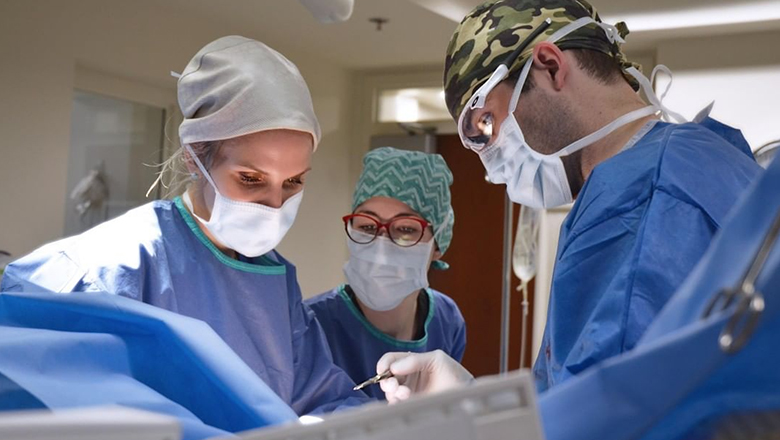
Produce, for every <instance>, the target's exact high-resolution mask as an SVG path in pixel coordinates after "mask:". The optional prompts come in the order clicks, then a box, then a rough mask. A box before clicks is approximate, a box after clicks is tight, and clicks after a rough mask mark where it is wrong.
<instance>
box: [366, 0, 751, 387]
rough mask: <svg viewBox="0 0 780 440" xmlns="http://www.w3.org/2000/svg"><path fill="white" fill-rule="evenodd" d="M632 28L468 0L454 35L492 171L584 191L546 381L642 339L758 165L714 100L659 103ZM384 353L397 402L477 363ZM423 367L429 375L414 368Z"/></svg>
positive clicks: (471, 126) (450, 97) (472, 140)
mask: <svg viewBox="0 0 780 440" xmlns="http://www.w3.org/2000/svg"><path fill="white" fill-rule="evenodd" d="M627 34H628V29H627V27H626V26H625V25H623V24H618V25H616V26H611V25H608V24H605V23H602V22H601V20H600V18H599V16H598V14H597V12H596V10H595V9H594V8H593V7H592V6H590V5H589V4H588V3H587V2H585V1H584V0H500V1H495V2H488V3H485V4H483V5H480V6H478V7H477V8H476V9H474V10H473V11H472V12H471V13H470V14H468V15H467V16H466V17H465V18H464V19H463V21H462V22H461V23H460V24H459V25H458V27H457V29H456V30H455V34H454V35H453V37H452V40H451V41H450V44H449V47H448V48H447V56H446V59H445V69H444V91H445V97H446V102H447V107H448V109H449V111H450V113H451V114H452V117H453V118H454V119H455V121H456V122H457V123H458V133H459V135H460V137H461V141H462V142H463V144H464V146H466V147H467V148H470V149H471V150H473V151H475V152H476V153H477V154H478V155H479V158H480V160H481V161H482V163H483V165H484V166H485V169H486V170H487V174H488V177H489V179H490V180H491V181H492V182H493V183H503V184H506V188H507V194H508V195H509V198H510V199H512V200H513V201H514V202H515V203H520V204H523V205H528V206H531V207H537V208H549V207H553V206H558V205H563V204H566V203H569V202H571V201H573V200H574V199H575V198H576V199H577V200H576V203H575V204H574V206H573V207H572V210H571V213H570V214H569V216H568V217H567V219H566V221H565V223H564V224H563V227H562V229H561V234H560V239H559V247H558V255H557V258H556V267H555V270H554V275H553V280H552V287H551V292H550V302H549V309H548V316H547V325H546V328H545V333H544V337H543V340H542V347H541V350H540V352H539V355H538V357H537V360H536V364H535V366H534V373H535V377H536V380H537V387H538V389H539V390H540V391H544V390H546V389H548V388H550V387H552V386H555V385H557V384H559V383H561V382H563V381H565V380H567V379H569V378H571V377H572V376H574V375H576V374H578V373H580V372H581V371H583V370H585V369H587V368H588V367H590V366H592V365H594V364H596V363H598V362H601V361H603V360H605V359H607V358H610V357H612V356H615V355H617V354H620V353H621V352H624V351H626V350H630V349H632V348H633V347H634V346H635V345H636V344H637V342H638V341H639V339H640V338H641V336H642V334H643V333H644V331H645V329H646V328H647V326H648V325H649V324H650V322H651V321H652V320H653V318H654V317H655V316H656V314H657V313H658V312H659V311H660V309H661V308H662V307H663V306H664V304H665V303H666V302H667V300H668V299H669V297H670V296H671V295H672V294H673V293H674V292H675V290H676V289H677V287H678V286H680V284H681V283H682V282H683V280H684V279H685V277H686V276H687V275H688V273H690V271H691V270H692V268H693V267H694V265H695V264H696V263H697V262H698V260H699V258H700V257H701V255H702V254H703V252H704V251H705V249H706V248H707V246H708V245H709V243H710V240H711V239H712V236H713V235H714V234H715V233H716V232H717V231H718V229H719V227H720V225H721V224H722V222H723V219H724V217H725V215H726V213H727V212H728V211H729V209H730V208H731V206H732V204H733V203H734V201H735V200H736V199H737V197H738V196H739V195H740V194H741V193H742V191H743V190H744V188H745V187H746V186H747V185H748V184H749V183H750V181H751V180H752V178H753V177H754V176H755V175H756V174H757V172H758V169H759V167H758V166H757V165H756V163H755V161H754V160H753V157H752V154H751V151H750V147H749V146H748V145H747V142H746V141H745V139H744V138H743V137H742V135H741V134H740V132H739V131H738V130H735V129H732V128H730V127H727V126H725V125H723V124H721V123H719V122H717V121H715V120H713V119H711V118H709V117H707V115H706V114H705V115H702V116H701V117H700V118H697V121H696V122H693V123H684V119H683V118H682V116H680V115H677V114H675V113H673V112H671V111H670V110H669V109H668V108H666V107H665V106H664V105H663V104H662V103H661V101H660V99H658V98H657V96H656V95H655V92H654V91H653V89H652V86H651V81H650V80H648V79H647V78H646V77H645V76H643V75H642V74H641V73H640V72H639V71H638V69H637V66H635V65H633V64H632V63H630V62H629V61H628V60H627V59H626V57H625V55H624V54H623V52H622V50H621V44H622V43H623V42H624V37H625V36H626V35H627ZM659 67H660V68H661V69H665V67H662V66H659ZM665 70H666V71H667V73H669V72H668V69H665ZM639 89H641V91H642V92H643V93H644V95H645V97H646V99H647V101H645V100H644V99H643V98H642V97H640V95H639V94H638V93H637V91H638V90H639ZM661 117H663V118H664V119H667V120H668V119H669V118H674V119H676V120H677V121H678V122H680V123H677V124H673V123H668V122H664V121H663V120H661ZM496 214H498V213H496ZM479 271H481V268H480V267H479V262H476V261H475V272H479ZM391 367H392V371H393V373H394V374H395V378H393V379H389V380H387V381H384V383H383V384H382V387H383V389H384V390H385V393H386V395H387V397H388V400H398V399H403V398H405V397H408V396H409V395H410V394H413V393H415V392H430V391H436V390H440V389H443V388H446V387H449V386H452V385H453V384H455V383H457V382H459V381H463V380H467V379H468V378H469V377H470V375H469V374H468V372H466V371H465V370H463V368H462V367H460V366H459V365H457V364H456V363H455V362H453V361H451V360H449V359H448V358H447V357H446V356H443V355H442V354H441V353H429V354H425V355H407V354H404V353H391V354H388V355H387V356H386V357H385V358H383V359H381V360H380V362H379V364H378V365H377V368H378V369H379V370H384V369H386V368H391ZM426 374H427V376H428V377H426V378H425V380H422V381H421V382H423V383H425V384H426V388H420V387H419V386H411V385H409V383H410V382H407V379H408V378H409V377H416V378H418V379H419V377H420V375H423V376H425V375H426ZM419 382H420V381H417V382H411V383H419ZM431 384H435V385H431Z"/></svg>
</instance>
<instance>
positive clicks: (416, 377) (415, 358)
mask: <svg viewBox="0 0 780 440" xmlns="http://www.w3.org/2000/svg"><path fill="white" fill-rule="evenodd" d="M388 369H389V370H390V371H391V372H392V373H393V374H394V375H395V377H391V378H389V379H385V380H383V381H381V382H379V386H381V387H382V391H384V392H385V397H386V398H387V401H388V402H389V403H396V402H399V401H401V400H406V399H408V398H409V397H411V396H412V395H415V394H428V393H438V392H441V391H445V390H449V389H452V388H457V387H459V386H461V385H463V384H466V383H468V382H471V381H473V380H474V376H472V375H471V373H469V372H468V370H466V369H465V368H463V366H462V365H461V364H459V363H458V362H457V361H455V360H454V359H452V358H451V357H449V356H448V355H447V354H446V353H444V352H443V351H441V350H436V351H430V352H427V353H386V354H385V355H384V356H382V358H380V359H379V362H377V364H376V371H377V374H378V373H383V372H385V371H387V370H388Z"/></svg>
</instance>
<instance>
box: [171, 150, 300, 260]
mask: <svg viewBox="0 0 780 440" xmlns="http://www.w3.org/2000/svg"><path fill="white" fill-rule="evenodd" d="M185 148H186V149H187V151H188V152H189V153H190V155H191V156H192V158H193V160H194V161H195V164H196V165H197V166H198V168H199V169H200V171H201V173H203V177H205V178H206V180H207V181H208V183H209V184H210V185H211V186H212V188H214V194H215V196H214V204H213V206H212V208H211V217H210V218H209V220H204V219H202V218H201V217H198V215H197V214H195V210H194V209H193V207H192V201H191V200H190V198H189V194H187V193H186V192H185V193H184V196H183V197H182V199H183V200H184V203H185V204H186V205H187V207H188V208H189V209H190V212H191V213H192V215H193V216H194V217H195V218H196V219H198V221H199V222H201V223H202V224H203V225H204V226H205V227H206V229H208V231H209V232H210V233H211V235H212V236H213V237H214V238H215V239H216V240H217V241H219V242H220V243H221V244H222V245H224V246H227V247H228V248H230V249H233V250H234V251H236V252H238V253H240V254H241V255H244V256H247V257H258V256H260V255H263V254H266V253H268V252H270V251H272V250H273V249H274V248H276V246H278V245H279V243H281V241H282V239H283V238H284V236H285V235H286V234H287V231H289V230H290V227H291V226H292V224H293V222H294V221H295V216H296V215H297V213H298V208H299V207H300V206H301V200H302V199H303V191H301V192H300V193H298V194H296V195H294V196H292V197H290V198H289V199H287V200H286V201H285V202H284V204H282V207H281V208H278V209H277V208H271V207H269V206H265V205H261V204H259V203H250V202H239V201H236V200H232V199H229V198H227V197H225V196H223V195H222V194H220V192H219V189H217V185H216V184H215V183H214V180H213V179H212V178H211V176H210V175H209V173H208V172H207V171H206V168H205V167H204V166H203V164H202V163H201V162H200V159H198V157H197V155H195V152H194V151H192V148H191V147H190V146H189V145H185Z"/></svg>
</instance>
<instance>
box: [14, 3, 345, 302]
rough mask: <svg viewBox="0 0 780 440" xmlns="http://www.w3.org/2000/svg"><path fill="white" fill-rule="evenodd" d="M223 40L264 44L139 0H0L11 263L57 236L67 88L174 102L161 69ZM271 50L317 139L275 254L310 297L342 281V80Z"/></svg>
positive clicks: (326, 67) (304, 59)
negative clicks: (308, 101) (301, 94)
mask: <svg viewBox="0 0 780 440" xmlns="http://www.w3.org/2000/svg"><path fill="white" fill-rule="evenodd" d="M228 34H242V35H246V36H248V37H252V38H257V39H260V40H263V35H262V32H258V31H257V30H254V29H236V28H231V27H228V26H225V25H222V24H221V23H216V22H213V21H211V20H209V19H208V18H204V17H197V16H190V15H187V11H181V10H169V9H165V8H164V7H163V6H161V5H160V4H158V3H155V2H152V1H148V0H138V1H132V2H126V1H113V0H79V1H68V2H64V1H57V0H36V1H26V0H4V1H3V2H0V59H2V60H3V61H2V65H0V97H2V98H0V102H1V103H2V105H0V133H2V136H0V207H2V208H0V210H2V215H0V249H5V250H8V251H10V252H12V253H13V254H14V255H16V256H21V255H23V254H25V253H27V252H29V251H31V250H32V249H34V248H36V247H38V246H40V245H41V244H43V243H45V242H48V241H51V240H55V239H57V238H59V237H61V235H62V233H63V228H64V209H65V208H64V207H65V197H66V194H67V193H68V191H69V189H68V188H66V181H67V163H68V149H69V135H70V111H71V101H72V94H73V89H74V87H76V86H80V87H82V88H91V89H93V90H99V91H102V92H104V93H108V94H114V95H117V96H119V97H125V98H126V97H127V95H134V97H135V98H137V100H139V101H143V102H146V103H150V104H155V105H161V106H162V105H164V104H165V103H166V102H167V103H170V104H171V105H172V104H175V80H173V79H172V78H170V76H169V71H171V70H176V71H181V70H182V69H183V68H184V66H185V65H186V63H187V61H188V60H189V58H190V57H191V56H192V55H193V54H194V53H195V52H196V51H197V50H198V49H199V48H200V47H201V46H203V45H204V44H206V43H207V42H209V41H211V40H213V39H215V38H217V37H220V36H223V35H228ZM272 46H273V44H272ZM275 48H277V49H279V50H280V51H281V52H283V53H285V54H286V55H287V56H288V57H289V58H290V59H291V60H292V61H293V62H295V63H296V64H298V66H299V67H300V69H301V71H302V73H303V75H304V77H305V78H306V80H307V81H308V83H309V86H310V88H311V90H312V96H313V99H314V103H315V109H316V111H317V114H318V115H319V117H320V120H321V124H322V128H323V134H324V136H323V141H322V144H321V145H320V149H319V150H318V152H317V153H316V154H315V156H314V164H313V167H314V171H313V172H312V174H311V176H310V179H309V185H308V186H307V190H306V196H305V198H304V202H303V205H302V207H301V211H300V214H299V217H298V220H297V222H296V224H295V226H294V228H293V229H292V231H291V232H290V235H289V236H288V237H287V239H285V241H284V243H283V244H282V245H281V247H280V250H281V251H282V252H283V254H284V255H285V256H286V257H288V258H289V259H290V260H291V261H293V262H294V263H295V264H296V265H297V266H298V268H299V278H300V282H301V285H302V288H303V291H304V294H313V293H316V292H318V291H321V290H325V289H327V288H329V287H332V286H333V285H335V284H337V283H339V282H341V280H342V274H341V266H342V264H343V261H344V260H345V258H346V255H347V253H346V246H345V244H344V239H343V232H342V228H341V225H340V223H339V222H340V220H339V219H340V216H341V215H343V213H344V212H346V211H347V210H348V207H349V196H350V193H351V188H349V184H348V180H349V178H348V176H349V168H348V162H347V160H346V157H347V156H348V154H349V142H350V136H349V129H350V127H349V125H348V121H347V119H348V118H347V117H346V110H347V109H346V107H347V106H346V105H345V103H346V102H348V100H349V96H350V95H349V93H350V91H349V90H350V89H349V85H350V77H349V74H348V72H347V71H346V70H344V69H342V68H340V67H339V66H335V65H332V64H330V63H328V62H327V61H326V60H321V59H317V58H316V57H312V56H310V55H308V54H305V53H302V52H299V51H297V50H296V49H297V48H294V47H292V48H290V47H287V48H282V47H279V46H278V45H276V46H275ZM112 90H114V91H116V93H110V92H111V91H112ZM129 91H130V92H129Z"/></svg>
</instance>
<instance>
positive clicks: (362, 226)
mask: <svg viewBox="0 0 780 440" xmlns="http://www.w3.org/2000/svg"><path fill="white" fill-rule="evenodd" d="M363 165H364V166H363V173H362V174H361V176H360V180H359V181H358V184H357V188H355V194H354V197H353V203H352V206H353V212H352V214H350V215H346V216H344V218H343V221H344V229H345V232H346V235H347V245H348V247H349V252H350V257H349V261H348V262H347V264H346V265H345V266H344V273H345V275H346V277H347V281H348V284H346V285H343V286H339V287H337V288H335V289H333V290H331V291H329V292H326V293H323V294H321V295H318V296H316V297H314V298H311V299H310V300H308V301H307V304H308V305H309V306H310V307H311V308H312V309H313V310H314V312H315V314H316V315H317V319H318V321H319V322H320V323H321V324H322V327H323V328H324V330H325V334H326V336H327V338H328V342H329V344H330V348H331V351H332V352H333V358H334V360H335V362H336V364H337V365H338V366H340V367H341V368H343V369H344V370H345V371H346V372H347V373H348V374H349V375H350V377H352V379H353V380H354V381H355V382H357V383H360V382H362V381H364V380H365V379H366V378H369V377H371V376H374V375H375V374H376V363H377V361H378V360H379V358H380V357H382V355H383V354H385V353H387V352H391V351H399V350H400V351H414V352H426V351H432V350H442V351H444V352H445V353H447V354H449V355H450V356H451V357H453V358H454V359H457V360H460V359H461V358H462V357H463V352H464V350H465V348H466V326H465V323H464V321H463V316H462V315H461V314H460V310H458V306H457V305H456V304H455V302H453V301H452V299H450V298H449V297H447V296H446V295H444V294H443V293H441V292H437V291H435V290H433V289H430V288H428V270H429V268H431V267H433V268H435V269H441V270H446V269H447V268H448V266H447V264H446V263H444V262H443V261H441V260H440V258H441V256H442V255H443V254H444V252H446V250H447V248H448V247H449V245H450V242H451V240H452V227H453V225H454V223H455V217H454V214H453V212H452V205H451V198H450V185H451V184H452V173H451V172H450V170H449V168H448V167H447V164H446V163H445V162H444V159H443V158H442V157H441V156H439V155H438V154H425V153H421V152H413V151H403V150H397V149H395V148H390V147H384V148H379V149H376V150H373V151H371V152H370V153H368V154H367V155H366V156H365V157H364V158H363ZM364 391H365V392H366V394H368V395H369V396H372V397H375V398H377V399H384V393H383V392H382V390H381V389H380V388H379V387H378V386H375V387H369V388H366V389H364Z"/></svg>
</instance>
